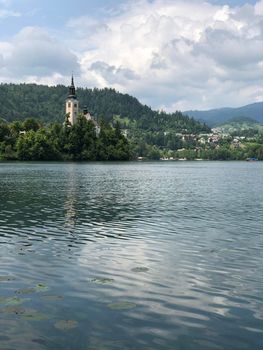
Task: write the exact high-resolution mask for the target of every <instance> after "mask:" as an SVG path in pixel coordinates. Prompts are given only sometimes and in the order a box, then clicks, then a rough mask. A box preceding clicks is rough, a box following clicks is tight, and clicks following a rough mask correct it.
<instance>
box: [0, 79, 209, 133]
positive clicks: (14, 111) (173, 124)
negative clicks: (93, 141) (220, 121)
mask: <svg viewBox="0 0 263 350" xmlns="http://www.w3.org/2000/svg"><path fill="white" fill-rule="evenodd" d="M67 94H68V88H67V87H65V86H62V85H58V86H56V87H48V86H44V85H36V84H20V85H16V84H1V86H0V101H1V105H0V117H2V118H4V119H6V120H8V121H13V120H25V119H27V118H37V119H39V120H42V121H43V122H45V123H52V122H56V121H59V122H64V111H65V99H66V96H67ZM77 96H78V99H79V102H80V106H84V105H86V106H87V108H88V110H89V111H90V112H91V114H92V115H93V116H95V117H97V118H101V117H102V116H103V119H104V120H105V121H106V122H107V123H114V122H115V121H117V120H118V121H119V122H120V126H121V128H128V129H138V130H144V131H157V132H160V131H169V130H173V131H174V132H175V131H179V132H181V131H182V130H183V131H184V132H186V133H191V132H201V131H202V132H207V131H209V130H210V129H209V128H208V127H207V126H206V125H205V124H203V123H200V122H197V121H195V120H194V119H193V118H189V117H187V116H184V115H183V114H182V113H181V112H175V113H172V114H167V113H165V112H159V111H153V110H152V109H151V108H149V107H147V106H145V105H142V104H141V103H140V102H139V101H138V100H137V99H136V98H134V97H132V96H129V95H128V94H121V93H119V92H116V91H115V90H114V89H108V88H105V89H102V90H100V89H96V88H95V89H93V90H92V89H83V88H79V89H77ZM35 131H36V130H35Z"/></svg>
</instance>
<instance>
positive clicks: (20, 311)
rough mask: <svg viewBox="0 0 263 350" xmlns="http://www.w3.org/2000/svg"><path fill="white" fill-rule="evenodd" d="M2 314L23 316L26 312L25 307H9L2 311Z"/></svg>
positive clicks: (0, 310)
mask: <svg viewBox="0 0 263 350" xmlns="http://www.w3.org/2000/svg"><path fill="white" fill-rule="evenodd" d="M0 312H2V313H5V314H14V315H22V314H23V313H24V312H25V309H24V308H23V307H16V306H7V307H5V308H4V309H0Z"/></svg>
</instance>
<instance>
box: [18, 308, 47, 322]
mask: <svg viewBox="0 0 263 350" xmlns="http://www.w3.org/2000/svg"><path fill="white" fill-rule="evenodd" d="M21 317H22V318H25V319H27V320H31V321H42V320H47V319H48V316H47V315H45V314H43V313H41V312H38V311H37V310H34V309H25V312H23V313H22V314H21Z"/></svg>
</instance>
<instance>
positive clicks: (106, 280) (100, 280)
mask: <svg viewBox="0 0 263 350" xmlns="http://www.w3.org/2000/svg"><path fill="white" fill-rule="evenodd" d="M91 282H93V283H97V284H110V283H113V282H114V279H113V278H93V279H92V280H91Z"/></svg>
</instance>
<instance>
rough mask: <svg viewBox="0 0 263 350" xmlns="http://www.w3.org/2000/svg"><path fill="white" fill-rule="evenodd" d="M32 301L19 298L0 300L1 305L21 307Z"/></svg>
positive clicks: (3, 298)
mask: <svg viewBox="0 0 263 350" xmlns="http://www.w3.org/2000/svg"><path fill="white" fill-rule="evenodd" d="M29 300H30V299H22V298H18V297H2V298H0V304H5V305H21V304H23V303H25V302H27V301H29Z"/></svg>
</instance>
